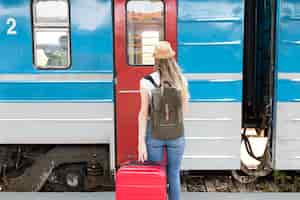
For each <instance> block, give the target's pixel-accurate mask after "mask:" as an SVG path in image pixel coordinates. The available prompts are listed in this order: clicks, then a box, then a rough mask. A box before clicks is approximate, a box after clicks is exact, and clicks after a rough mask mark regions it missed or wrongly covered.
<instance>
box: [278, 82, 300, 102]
mask: <svg viewBox="0 0 300 200" xmlns="http://www.w3.org/2000/svg"><path fill="white" fill-rule="evenodd" d="M277 100H278V101H279V102H300V81H294V80H287V79H279V80H278V82H277Z"/></svg>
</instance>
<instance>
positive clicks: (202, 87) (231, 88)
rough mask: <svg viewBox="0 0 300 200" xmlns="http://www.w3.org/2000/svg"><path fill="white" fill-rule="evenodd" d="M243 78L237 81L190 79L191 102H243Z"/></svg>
mask: <svg viewBox="0 0 300 200" xmlns="http://www.w3.org/2000/svg"><path fill="white" fill-rule="evenodd" d="M242 86H243V83H242V81H241V80H237V81H227V82H224V81H205V80H201V81H199V80H193V81H189V90H190V94H191V100H190V101H191V102H241V101H242V94H241V91H242Z"/></svg>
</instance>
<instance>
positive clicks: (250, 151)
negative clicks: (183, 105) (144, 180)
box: [0, 0, 300, 191]
mask: <svg viewBox="0 0 300 200" xmlns="http://www.w3.org/2000/svg"><path fill="white" fill-rule="evenodd" d="M299 22H300V0H85V1H82V0H0V24H1V26H0V143H1V145H0V190H1V191H42V190H43V191H44V190H46V191H92V190H93V189H95V188H97V187H99V186H103V185H105V184H107V182H108V181H109V180H112V179H113V178H114V175H115V173H116V171H117V169H118V168H119V167H120V166H122V164H123V163H126V162H128V161H134V160H136V159H137V153H138V152H137V143H138V140H137V136H138V120H137V116H138V111H139V106H140V95H139V80H140V79H141V78H142V77H143V76H145V75H147V74H149V73H151V72H152V71H153V70H154V68H153V65H154V60H153V57H152V52H153V48H154V46H155V44H156V43H157V42H158V41H160V40H167V41H169V42H170V43H171V45H172V47H173V49H174V50H175V51H176V59H177V61H178V63H179V65H180V66H181V68H182V71H183V73H184V76H185V77H186V78H187V80H188V83H189V92H190V96H191V98H190V101H189V107H190V109H189V110H190V111H189V113H187V114H186V115H185V116H184V121H185V138H186V149H185V153H184V156H183V161H182V167H181V168H182V172H184V173H187V174H188V173H192V172H195V173H202V172H207V171H209V172H230V173H232V175H233V176H234V177H235V178H236V179H238V180H239V181H241V182H247V181H253V180H255V179H256V178H257V177H261V176H267V175H268V174H270V173H271V172H272V171H274V170H283V171H291V172H297V171H299V169H300V159H299V158H300V145H299V142H300V140H299V137H298V136H297V130H299V129H300V124H299V121H300V111H299V110H298V109H297V108H298V107H299V106H300V97H299V95H300V93H297V91H298V90H297V89H299V87H300V68H298V67H297V65H298V64H297V63H298V56H299V53H300V50H299V44H300V41H299V36H300V31H299V28H297V27H299ZM298 94H299V95H298Z"/></svg>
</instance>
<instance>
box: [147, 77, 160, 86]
mask: <svg viewBox="0 0 300 200" xmlns="http://www.w3.org/2000/svg"><path fill="white" fill-rule="evenodd" d="M144 79H146V80H148V81H150V82H151V83H152V84H153V85H154V87H156V88H159V85H157V84H156V83H155V81H154V79H153V78H152V76H151V75H147V76H145V77H144Z"/></svg>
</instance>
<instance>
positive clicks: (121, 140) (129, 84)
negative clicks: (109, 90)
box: [114, 0, 177, 166]
mask: <svg viewBox="0 0 300 200" xmlns="http://www.w3.org/2000/svg"><path fill="white" fill-rule="evenodd" d="M176 18H177V1H176V0H168V1H162V0H146V1H137V0H129V1H127V0H115V1H114V30H115V31H114V40H115V43H114V49H115V52H114V53H115V80H116V86H115V91H116V93H115V94H116V142H117V144H116V145H117V151H116V152H117V161H116V164H117V166H119V165H120V164H121V163H122V162H125V161H127V160H136V159H137V145H138V138H137V137H138V111H139V108H140V94H139V80H140V79H141V78H142V77H143V76H145V75H146V74H148V73H150V72H152V71H153V65H154V59H153V57H152V52H153V49H154V45H155V43H156V42H158V41H159V40H168V41H169V42H170V43H171V45H172V48H173V49H174V50H175V51H176V49H177V41H176V38H177V35H176V34H177V26H176Z"/></svg>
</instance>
